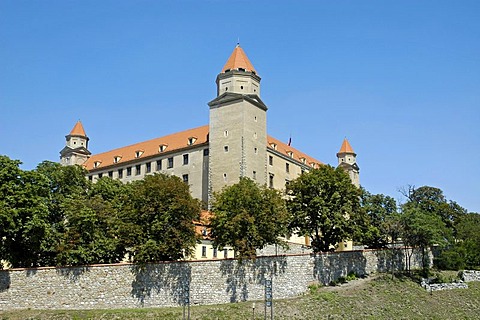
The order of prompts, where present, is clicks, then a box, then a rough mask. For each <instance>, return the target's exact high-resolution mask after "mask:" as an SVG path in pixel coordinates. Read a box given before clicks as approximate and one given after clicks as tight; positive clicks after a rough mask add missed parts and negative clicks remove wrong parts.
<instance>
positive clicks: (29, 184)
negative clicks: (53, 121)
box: [0, 156, 52, 267]
mask: <svg viewBox="0 0 480 320" xmlns="http://www.w3.org/2000/svg"><path fill="white" fill-rule="evenodd" d="M20 164H21V162H20V161H18V160H11V159H10V158H8V157H6V156H0V244H1V245H0V259H4V260H6V261H8V262H9V263H10V264H11V265H12V266H13V267H36V266H40V265H43V264H44V263H45V260H47V259H46V257H47V256H48V247H49V244H48V241H46V239H49V237H50V234H51V232H52V230H51V227H50V225H49V223H48V202H49V201H50V197H49V189H48V181H47V179H46V178H45V177H44V176H43V175H41V174H39V173H37V172H35V171H24V170H21V169H20V167H19V166H20Z"/></svg>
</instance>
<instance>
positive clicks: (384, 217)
mask: <svg viewBox="0 0 480 320" xmlns="http://www.w3.org/2000/svg"><path fill="white" fill-rule="evenodd" d="M360 204H361V207H362V210H363V211H364V213H365V217H366V221H365V223H364V224H363V226H362V228H361V229H362V230H361V231H362V232H361V235H360V237H356V239H358V240H357V241H361V242H362V244H364V245H366V246H367V247H369V248H374V249H379V248H385V247H386V246H387V245H388V244H389V243H390V241H392V240H395V239H396V238H397V236H398V235H396V234H395V233H396V230H398V223H396V221H397V220H396V219H395V214H396V213H397V204H396V202H395V199H393V198H392V197H389V196H385V195H383V194H371V193H370V192H368V191H366V190H365V189H362V195H361V197H360Z"/></svg>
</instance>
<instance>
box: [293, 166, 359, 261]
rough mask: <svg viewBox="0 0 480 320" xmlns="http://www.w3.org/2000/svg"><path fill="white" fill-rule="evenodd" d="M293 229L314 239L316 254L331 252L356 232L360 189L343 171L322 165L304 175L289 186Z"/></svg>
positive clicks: (313, 245) (313, 244)
mask: <svg viewBox="0 0 480 320" xmlns="http://www.w3.org/2000/svg"><path fill="white" fill-rule="evenodd" d="M287 194H288V196H289V199H288V200H287V208H288V210H289V212H290V215H291V222H290V230H291V231H292V232H297V233H298V234H300V235H309V236H310V237H311V238H312V248H313V250H314V252H322V251H332V250H334V248H335V247H336V246H337V245H338V243H339V242H340V241H343V240H345V239H351V238H352V236H353V234H354V233H355V232H356V229H357V227H358V225H359V224H360V222H359V221H361V220H362V217H361V211H360V202H359V196H360V189H358V188H357V187H355V186H354V185H353V184H352V182H351V181H350V178H349V176H348V174H347V173H346V172H345V171H344V170H343V169H341V168H337V169H334V168H333V167H331V166H328V165H323V166H321V167H320V168H318V169H312V170H311V171H309V172H307V173H303V174H302V175H301V176H299V177H298V178H297V179H295V180H293V181H291V182H290V184H289V185H288V186H287Z"/></svg>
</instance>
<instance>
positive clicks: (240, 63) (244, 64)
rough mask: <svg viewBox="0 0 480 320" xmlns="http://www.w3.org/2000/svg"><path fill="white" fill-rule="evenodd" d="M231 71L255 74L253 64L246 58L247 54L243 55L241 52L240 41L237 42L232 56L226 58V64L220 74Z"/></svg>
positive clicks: (243, 52)
mask: <svg viewBox="0 0 480 320" xmlns="http://www.w3.org/2000/svg"><path fill="white" fill-rule="evenodd" d="M231 70H240V71H247V72H253V73H256V71H255V68H254V67H253V64H252V63H251V62H250V60H249V59H248V57H247V54H246V53H245V51H243V49H242V47H240V39H239V40H238V42H237V45H236V46H235V49H233V52H232V54H231V55H230V57H229V58H228V60H227V63H225V65H224V66H223V68H222V73H224V72H228V71H231Z"/></svg>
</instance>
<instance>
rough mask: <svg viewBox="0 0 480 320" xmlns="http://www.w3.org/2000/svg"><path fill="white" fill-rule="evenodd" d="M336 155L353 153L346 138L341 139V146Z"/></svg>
mask: <svg viewBox="0 0 480 320" xmlns="http://www.w3.org/2000/svg"><path fill="white" fill-rule="evenodd" d="M338 153H355V151H353V148H352V146H351V145H350V143H349V142H348V140H347V138H345V139H343V143H342V146H341V147H340V150H339V151H338Z"/></svg>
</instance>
